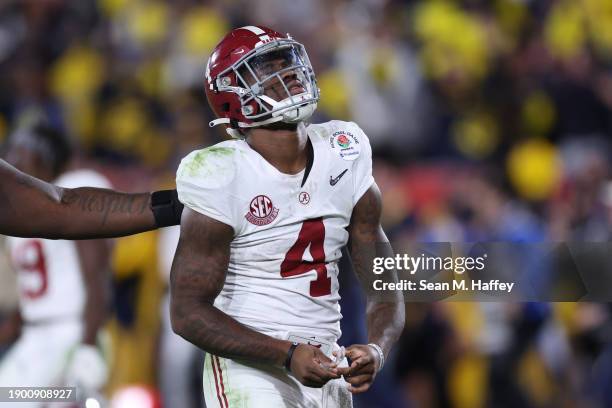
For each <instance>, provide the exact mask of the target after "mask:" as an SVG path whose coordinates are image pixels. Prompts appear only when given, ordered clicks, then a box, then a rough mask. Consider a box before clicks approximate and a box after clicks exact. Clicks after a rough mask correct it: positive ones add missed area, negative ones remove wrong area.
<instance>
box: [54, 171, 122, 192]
mask: <svg viewBox="0 0 612 408" xmlns="http://www.w3.org/2000/svg"><path fill="white" fill-rule="evenodd" d="M54 184H57V185H58V186H60V187H65V188H79V187H95V188H113V186H112V185H111V182H110V181H109V180H108V179H107V178H106V177H104V176H103V175H102V174H100V173H98V172H97V171H94V170H89V169H81V170H74V171H70V172H67V173H64V174H62V175H61V176H60V177H59V178H58V179H57V180H55V182H54Z"/></svg>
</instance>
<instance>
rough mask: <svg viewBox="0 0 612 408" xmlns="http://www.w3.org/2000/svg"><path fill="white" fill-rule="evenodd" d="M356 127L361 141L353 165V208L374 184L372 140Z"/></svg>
mask: <svg viewBox="0 0 612 408" xmlns="http://www.w3.org/2000/svg"><path fill="white" fill-rule="evenodd" d="M351 124H352V125H354V132H355V133H354V134H355V136H356V137H357V140H358V141H359V149H360V153H359V157H358V158H357V159H356V160H355V162H354V164H353V172H352V173H353V206H355V204H357V202H358V201H359V199H360V198H361V197H362V196H363V195H364V194H365V192H366V191H368V189H369V188H370V187H371V186H372V184H374V176H373V175H372V147H371V146H370V139H368V137H367V136H366V134H365V133H364V131H363V130H361V128H360V127H359V126H357V125H356V124H354V123H352V122H351Z"/></svg>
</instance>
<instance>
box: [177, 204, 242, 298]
mask: <svg viewBox="0 0 612 408" xmlns="http://www.w3.org/2000/svg"><path fill="white" fill-rule="evenodd" d="M233 235H234V234H233V229H232V228H231V227H230V226H229V225H227V224H223V223H221V222H219V221H217V220H214V219H212V218H210V217H207V216H206V215H203V214H200V213H198V212H196V211H193V210H191V209H189V208H187V207H186V208H185V210H184V211H183V216H182V219H181V235H180V239H179V243H178V247H177V249H176V253H175V255H174V261H173V263H172V270H171V273H170V289H171V295H172V301H173V303H174V302H175V301H184V300H198V301H204V302H207V303H212V302H213V301H214V299H215V298H216V297H217V295H218V294H219V292H220V291H221V289H222V288H223V284H224V283H225V276H226V274H227V266H228V263H229V255H230V243H231V241H232V239H233Z"/></svg>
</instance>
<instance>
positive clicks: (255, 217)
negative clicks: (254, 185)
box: [244, 195, 278, 226]
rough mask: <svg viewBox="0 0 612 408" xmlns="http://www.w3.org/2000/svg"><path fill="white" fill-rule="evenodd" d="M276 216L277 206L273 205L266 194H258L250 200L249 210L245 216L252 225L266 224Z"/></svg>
mask: <svg viewBox="0 0 612 408" xmlns="http://www.w3.org/2000/svg"><path fill="white" fill-rule="evenodd" d="M277 216H278V208H276V207H274V204H273V203H272V200H270V198H269V197H268V196H265V195H258V196H257V197H255V198H253V199H252V200H251V204H250V205H249V211H248V212H247V213H246V214H245V216H244V217H245V218H246V219H247V221H249V222H250V223H251V224H253V225H257V226H262V225H268V224H270V223H271V222H272V221H274V220H275V219H276V217H277Z"/></svg>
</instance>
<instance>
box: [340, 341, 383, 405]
mask: <svg viewBox="0 0 612 408" xmlns="http://www.w3.org/2000/svg"><path fill="white" fill-rule="evenodd" d="M346 357H347V358H349V359H351V365H350V367H339V368H338V373H339V374H340V375H342V376H343V377H344V380H345V381H346V382H348V383H349V384H350V386H349V391H350V392H352V393H353V394H359V393H362V392H365V391H367V390H368V389H369V388H370V386H371V385H372V383H373V382H374V378H375V377H376V373H377V372H378V368H379V367H380V357H379V356H378V353H377V352H376V351H375V350H374V349H373V348H372V347H370V346H368V345H366V344H353V345H352V346H350V347H347V349H346Z"/></svg>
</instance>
